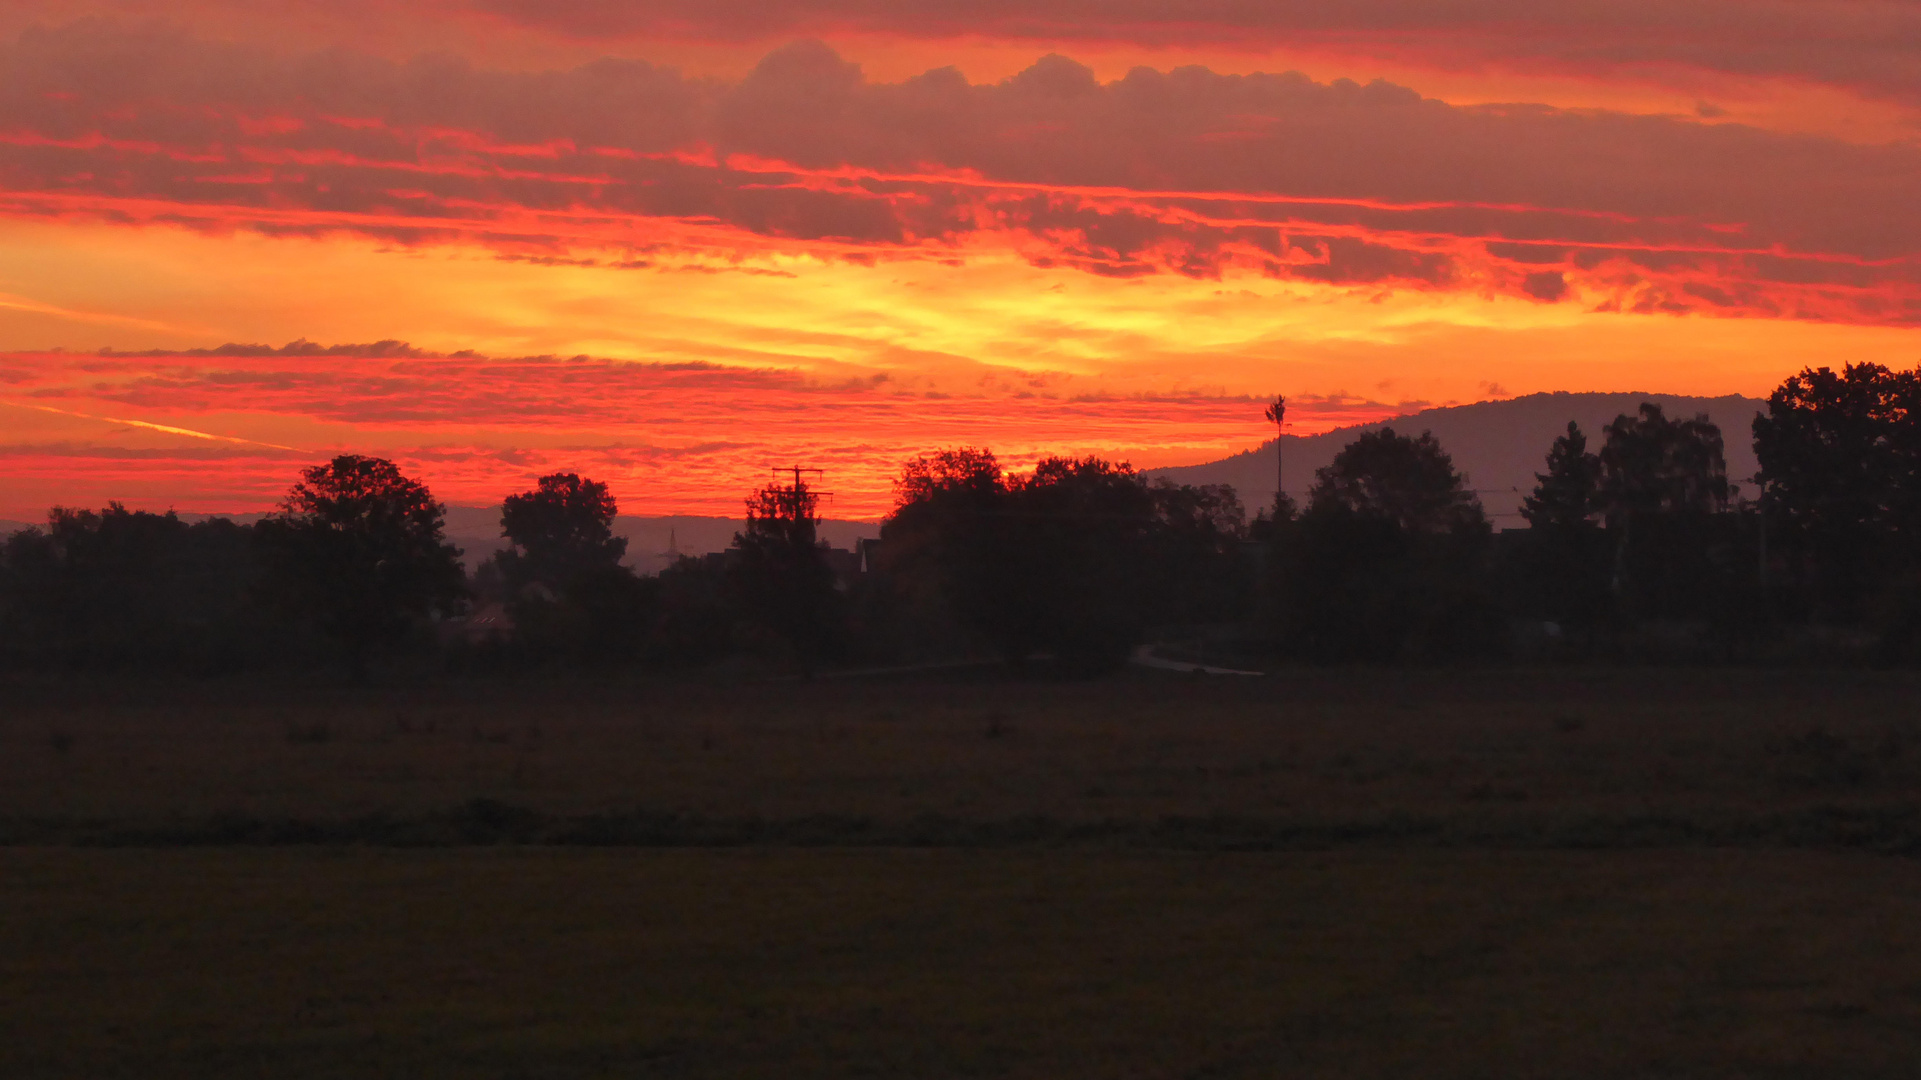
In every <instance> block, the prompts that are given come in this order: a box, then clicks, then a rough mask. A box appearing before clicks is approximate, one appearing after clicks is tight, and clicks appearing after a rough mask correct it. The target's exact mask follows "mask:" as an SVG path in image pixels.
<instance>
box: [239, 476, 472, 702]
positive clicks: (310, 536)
mask: <svg viewBox="0 0 1921 1080" xmlns="http://www.w3.org/2000/svg"><path fill="white" fill-rule="evenodd" d="M445 518H446V509H445V507H443V506H442V505H441V504H440V503H437V502H435V501H434V500H433V497H432V495H431V494H430V493H429V492H428V491H427V489H426V488H425V487H424V486H422V485H421V484H420V483H418V482H417V481H415V480H412V479H410V478H408V477H406V476H404V475H402V474H401V472H400V470H399V468H398V467H396V466H395V465H394V463H393V462H391V461H387V460H384V459H382V458H373V457H363V456H361V455H359V454H343V455H341V456H339V457H336V458H334V459H333V460H332V461H330V462H328V463H327V464H325V465H315V466H313V467H312V468H309V469H306V470H303V471H302V472H301V481H300V483H298V484H295V485H294V486H293V488H292V490H290V491H289V492H288V493H287V498H286V500H285V501H284V502H282V503H281V505H280V513H278V514H277V515H274V516H270V517H268V518H265V519H264V520H262V521H261V522H260V523H259V524H258V525H257V526H255V534H256V536H257V537H258V538H259V540H260V542H261V545H262V547H263V549H264V550H265V552H266V553H267V555H268V557H269V560H270V566H271V571H272V581H273V584H274V585H275V586H276V588H277V591H278V593H279V595H280V596H281V597H282V599H283V600H284V601H286V602H288V603H290V604H292V605H294V606H295V607H296V608H297V609H298V610H300V611H301V612H303V613H304V614H306V615H307V616H308V617H310V618H311V619H312V620H313V621H314V623H315V624H316V625H317V626H318V627H319V628H320V629H321V631H322V632H324V633H325V634H327V635H328V636H329V637H331V638H332V639H333V640H334V641H335V642H337V643H338V644H339V645H340V646H341V648H342V649H343V651H344V652H345V653H346V657H347V660H348V663H349V665H350V666H351V668H352V670H353V673H354V675H355V677H356V678H361V677H364V675H365V673H366V667H367V660H368V658H369V656H370V654H371V653H372V651H373V649H374V648H376V647H377V646H380V645H384V644H391V643H394V642H397V641H399V640H401V639H402V638H404V637H405V636H406V634H407V632H408V630H409V628H410V627H411V626H412V625H413V624H414V623H415V622H417V621H419V620H421V619H424V618H425V617H427V616H428V615H429V614H430V613H432V612H434V611H448V610H451V609H452V608H454V607H455V606H456V605H457V604H459V603H460V602H461V600H462V598H463V597H464V595H465V592H466V586H465V579H464V576H463V575H462V573H461V569H460V552H459V550H458V549H457V548H455V547H454V546H453V545H451V544H449V543H447V542H446V539H445V537H444V536H443V535H442V533H441V528H442V523H443V522H444V520H445Z"/></svg>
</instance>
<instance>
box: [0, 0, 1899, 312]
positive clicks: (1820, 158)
mask: <svg viewBox="0 0 1921 1080" xmlns="http://www.w3.org/2000/svg"><path fill="white" fill-rule="evenodd" d="M1230 8H1231V9H1232V11H1238V12H1242V13H1243V14H1245V13H1246V12H1247V11H1252V10H1253V9H1252V8H1247V9H1242V8H1239V7H1233V6H1232V5H1227V6H1226V7H1222V8H1221V10H1223V11H1226V10H1229V9H1230ZM566 10H575V11H580V10H586V9H582V8H578V7H576V8H574V9H566ZM613 10H614V9H612V8H610V9H607V11H609V12H612V11H613ZM621 10H627V9H625V8H623V9H621ZM635 10H668V9H665V8H652V9H635ZM740 10H743V11H744V10H745V9H740ZM848 10H850V11H852V10H853V9H851V8H850V9H848ZM861 10H866V9H861ZM874 10H876V11H878V10H879V9H878V8H876V9H874ZM1128 10H1133V9H1128ZM1141 10H1145V8H1143V9H1141ZM1381 10H1382V11H1386V10H1387V9H1386V8H1382V9H1381ZM876 17H879V16H876ZM0 116H4V117H6V118H7V122H8V123H9V124H10V125H11V126H9V127H8V128H6V129H5V130H0V213H11V214H16V215H40V216H56V217H57V216H66V215H87V216H92V217H97V218H105V219H108V220H115V221H126V222H132V223H144V222H161V223H178V224H185V225H189V226H192V227H196V228H203V229H231V228H250V229H257V230H261V231H264V232H268V233H307V234H312V233H325V232H333V231H351V232H357V233H363V234H367V235H374V236H379V237H383V238H388V239H392V240H395V241H398V242H402V243H425V242H435V241H443V240H451V239H462V240H468V241H474V242H479V243H483V244H487V245H490V246H492V247H493V248H495V249H496V250H497V251H498V252H500V253H501V254H503V255H508V256H512V257H534V258H549V259H561V260H565V259H574V260H582V259H593V260H596V261H604V262H616V263H618V262H621V261H626V262H635V261H644V260H646V259H647V258H649V257H650V256H652V255H653V254H655V253H658V252H662V251H670V250H674V251H703V252H712V251H720V252H727V253H749V252H755V251H763V250H768V249H804V250H808V251H811V252H816V253H820V254H824V255H827V256H830V257H832V256H838V257H848V258H859V259H872V258H876V257H902V258H919V257H934V258H947V257H952V255H953V253H954V252H955V251H956V250H957V249H958V248H959V247H960V246H961V245H964V244H969V243H978V242H982V241H991V242H997V243H1005V244H1008V245H1011V246H1013V247H1014V248H1015V249H1017V250H1019V251H1021V252H1022V253H1023V254H1024V255H1026V256H1027V257H1028V258H1030V259H1031V260H1033V261H1035V262H1036V263H1041V264H1058V265H1067V266H1074V267H1079V268H1082V269H1085V270H1087V271H1089V272H1093V273H1100V274H1108V275H1122V276H1127V275H1140V274H1154V273H1181V274H1188V275H1194V276H1204V277H1205V276H1216V275H1219V274H1221V273H1223V272H1225V271H1227V270H1228V269H1230V268H1240V269H1249V270H1255V271H1258V272H1262V273H1266V274H1270V275H1273V276H1276V277H1291V278H1299V279H1303V280H1311V281H1323V282H1331V283H1337V284H1362V285H1380V284H1386V285H1402V286H1410V287H1419V288H1473V289H1479V290H1485V291H1495V292H1507V293H1512V294H1515V295H1523V296H1529V297H1532V298H1535V299H1539V300H1556V299H1560V298H1561V297H1563V296H1569V295H1581V296H1584V297H1587V298H1589V299H1590V300H1591V301H1594V302H1599V303H1601V304H1603V305H1605V306H1611V307H1614V308H1616V309H1619V310H1630V311H1633V310H1662V311H1672V310H1699V311H1710V312H1718V313H1728V314H1751V315H1766V316H1789V317H1804V318H1821V319H1835V320H1847V321H1858V322H1870V323H1894V324H1907V323H1913V322H1915V321H1917V320H1921V251H1918V250H1917V238H1918V237H1921V220H1917V217H1921V204H1917V202H1916V200H1915V199H1914V198H1913V195H1914V177H1916V176H1917V175H1921V149H1917V148H1915V147H1913V146H1884V147H1863V146H1856V145H1849V144H1844V143H1841V142H1838V141H1832V140H1824V139H1817V138H1810V137H1800V136H1795V137H1790V136H1782V135H1777V134H1770V133H1766V132H1762V131H1758V130H1754V129H1749V128H1742V127H1737V126H1732V125H1720V126H1709V125H1702V124H1698V123H1694V122H1691V121H1686V120H1676V119H1668V118H1653V117H1633V116H1624V115H1617V114H1605V113H1592V112H1569V111H1561V110H1554V109H1548V108H1541V107H1500V108H1492V107H1489V108H1461V107H1454V106H1449V105H1446V104H1443V103H1440V102H1436V101H1430V100H1424V99H1422V98H1420V97H1419V96H1418V95H1417V94H1415V93H1414V92H1412V91H1410V90H1407V89H1404V88H1401V87H1396V86H1391V85H1388V84H1386V83H1379V82H1377V83H1374V84H1370V85H1367V86H1360V85H1356V84H1353V83H1347V82H1336V83H1333V84H1319V83H1315V82H1313V81H1311V80H1308V79H1306V78H1305V77H1302V76H1299V75H1254V76H1226V75H1218V74H1214V73H1212V72H1209V71H1206V70H1202V69H1198V68H1183V69H1179V70H1176V71H1173V72H1168V73H1162V72H1156V71H1151V70H1147V69H1139V70H1136V71H1135V72H1133V73H1132V74H1130V75H1129V76H1128V77H1126V78H1125V79H1121V80H1118V81H1116V82H1112V83H1107V84H1102V83H1100V82H1098V81H1096V80H1095V79H1094V77H1093V75H1092V73H1091V72H1089V71H1088V70H1087V69H1086V68H1083V67H1081V66H1079V65H1077V64H1075V63H1073V62H1072V61H1070V60H1067V59H1064V58H1061V57H1049V58H1047V59H1045V60H1042V61H1041V62H1039V63H1037V64H1036V65H1034V66H1033V67H1032V68H1030V69H1028V70H1027V71H1025V72H1023V73H1021V74H1020V75H1018V76H1016V77H1014V78H1012V79H1009V80H1007V81H1005V82H1002V83H998V84H993V85H970V84H969V83H967V82H966V80H965V79H963V78H962V77H961V76H960V75H959V74H958V73H956V72H954V71H951V70H939V71H933V72H929V73H927V74H926V75H923V76H920V77H918V78H915V79H910V80H907V81H906V82H903V83H899V84H875V83H870V82H867V81H865V80H864V79H863V78H862V76H861V74H860V72H859V70H858V69H857V68H855V67H854V66H853V65H850V64H848V63H846V62H844V61H843V60H841V59H840V58H839V57H838V56H836V55H835V54H834V53H833V52H831V51H830V50H828V49H827V48H826V47H825V46H822V45H818V44H800V45H794V46H790V47H787V48H783V49H780V50H777V51H776V52H774V53H773V54H771V55H770V56H768V57H767V59H766V60H765V61H764V62H763V63H762V64H761V65H760V66H759V67H758V68H757V69H756V70H755V71H754V72H753V73H752V74H750V75H749V76H748V77H747V78H745V79H743V80H741V81H740V82H738V83H735V84H722V83H716V82H711V81H703V80H692V79H686V78H682V77H681V76H679V75H677V74H675V73H673V72H671V71H666V70H662V69H658V68H654V67H651V66H649V65H646V64H641V63H634V62H615V61H607V62H602V63H597V64H593V65H589V66H587V67H583V68H578V69H574V70H568V71H545V72H532V73H515V72H502V71H488V70H480V69H475V68H472V67H470V66H468V65H466V64H464V63H461V62H457V61H452V60H446V59H422V60H417V61H414V62H411V63H406V64H396V63H392V62H388V61H384V60H378V59H373V58H369V57H364V56H357V55H354V54H350V53H343V52H327V53H322V54H313V55H306V56H291V57H283V56H269V55H265V54H261V53H258V52H256V51H254V50H250V49H247V48H244V47H240V46H220V45H213V44H209V43H205V42H201V41H196V40H192V39H188V38H183V37H178V36H166V35H159V34H151V33H149V34H132V35H124V34H118V33H115V32H112V31H108V30H104V29H101V28H99V27H97V26H93V25H86V26H79V27H75V28H70V29H67V30H63V31H58V32H49V31H35V32H32V33H29V34H28V35H26V36H24V37H22V38H21V39H20V40H19V41H18V42H16V43H14V44H13V45H11V46H9V47H6V48H4V49H0ZM1556 276H1558V280H1559V282H1560V287H1559V288H1558V289H1557V288H1554V287H1552V282H1553V281H1554V280H1555V279H1556Z"/></svg>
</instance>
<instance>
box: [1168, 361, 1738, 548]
mask: <svg viewBox="0 0 1921 1080" xmlns="http://www.w3.org/2000/svg"><path fill="white" fill-rule="evenodd" d="M1643 401H1652V402H1655V403H1657V404H1659V405H1660V406H1661V407H1662V408H1663V409H1665V410H1667V414H1668V415H1669V416H1693V415H1695V414H1697V413H1706V414H1707V415H1708V418H1709V419H1710V420H1712V421H1714V422H1715V423H1716V424H1718V425H1720V427H1721V433H1722V436H1723V437H1724V438H1725V439H1726V441H1727V459H1728V479H1729V480H1731V481H1734V482H1735V483H1736V484H1738V485H1739V486H1740V489H1741V490H1742V491H1744V492H1746V493H1747V494H1749V495H1752V494H1753V493H1754V486H1753V484H1752V483H1750V482H1749V480H1748V478H1749V477H1751V476H1753V475H1754V474H1755V473H1756V472H1757V471H1758V470H1759V468H1760V466H1759V464H1758V463H1757V462H1756V461H1755V458H1754V445H1753V438H1752V436H1751V435H1750V434H1749V432H1750V428H1749V425H1750V423H1751V422H1752V421H1753V419H1754V415H1755V414H1756V413H1757V412H1760V411H1762V410H1763V409H1765V408H1766V403H1765V402H1763V401H1760V400H1758V399H1756V398H1749V397H1740V396H1738V395H1729V396H1727V397H1716V398H1705V397H1684V396H1680V395H1677V394H1571V393H1566V392H1557V393H1552V394H1529V395H1527V396H1526V397H1517V398H1509V399H1508V400H1506V401H1482V402H1477V403H1475V404H1473V405H1456V406H1450V407H1448V408H1440V409H1425V410H1422V411H1421V412H1418V413H1414V414H1412V415H1410V416H1402V417H1396V418H1394V419H1392V420H1384V421H1380V422H1377V423H1372V424H1357V425H1354V426H1352V427H1344V428H1336V429H1335V430H1333V431H1328V432H1323V433H1322V434H1319V435H1288V436H1284V437H1283V440H1282V443H1283V447H1284V450H1285V453H1284V455H1283V457H1284V461H1283V466H1284V468H1285V469H1286V470H1287V472H1286V476H1285V477H1284V480H1285V484H1286V487H1287V491H1288V494H1290V495H1292V496H1293V497H1294V498H1295V499H1296V500H1300V499H1302V498H1303V496H1304V495H1305V494H1306V492H1307V489H1308V487H1309V486H1310V485H1311V484H1312V483H1313V482H1314V471H1315V470H1316V469H1319V468H1322V467H1324V466H1326V465H1327V464H1328V463H1330V462H1332V461H1333V460H1334V455H1335V454H1338V453H1340V451H1341V449H1342V448H1343V447H1345V446H1346V445H1347V444H1348V443H1350V442H1353V441H1354V439H1355V438H1356V437H1357V436H1359V435H1361V434H1362V433H1363V432H1368V431H1374V430H1376V429H1379V428H1383V427H1391V428H1393V429H1394V430H1396V431H1399V432H1402V433H1404V434H1419V433H1420V432H1423V431H1432V432H1433V433H1434V437H1435V438H1437V439H1439V440H1440V441H1441V445H1442V446H1443V447H1445V448H1446V449H1447V452H1448V453H1449V454H1451V455H1453V458H1454V466H1455V468H1457V469H1459V470H1460V471H1461V472H1462V473H1463V474H1465V475H1466V476H1467V478H1468V482H1469V484H1470V485H1471V486H1472V487H1474V488H1475V489H1476V490H1477V491H1479V492H1481V502H1482V503H1483V504H1484V505H1485V506H1486V507H1487V512H1488V515H1489V516H1490V517H1491V518H1493V520H1494V524H1495V527H1496V528H1513V527H1517V526H1519V525H1521V524H1522V522H1521V520H1520V506H1521V500H1522V498H1524V497H1525V496H1526V495H1527V493H1528V492H1530V491H1532V490H1533V489H1534V482H1535V480H1534V477H1535V474H1536V473H1538V472H1540V471H1541V470H1542V469H1543V468H1545V467H1546V460H1547V452H1548V447H1549V446H1551V445H1552V444H1553V442H1554V440H1555V438H1557V437H1558V436H1560V435H1561V434H1562V433H1563V432H1565V431H1566V430H1567V424H1568V421H1569V420H1573V421H1574V422H1576V423H1578V424H1580V425H1581V430H1582V431H1584V432H1586V433H1587V436H1588V447H1589V449H1591V450H1599V449H1600V444H1601V428H1602V427H1603V425H1605V424H1607V423H1608V422H1609V421H1611V420H1613V419H1614V418H1615V417H1616V416H1619V415H1621V414H1622V413H1631V412H1633V411H1635V410H1636V409H1638V408H1639V407H1640V405H1641V403H1642V402H1643ZM1274 453H1275V444H1274V442H1273V441H1271V440H1270V441H1268V442H1266V443H1262V444H1261V445H1260V446H1259V447H1257V448H1255V449H1253V450H1248V451H1246V452H1244V453H1240V454H1235V455H1234V456H1233V457H1227V458H1222V459H1221V460H1219V461H1210V462H1207V463H1205V464H1202V465H1187V466H1182V467H1177V468H1168V469H1151V470H1149V471H1148V475H1149V476H1157V477H1166V478H1167V479H1169V480H1172V481H1174V482H1176V483H1181V484H1232V485H1233V486H1234V488H1235V490H1236V491H1239V492H1240V494H1241V500H1242V502H1244V503H1245V504H1246V505H1247V508H1248V511H1249V513H1252V512H1253V511H1254V510H1255V509H1256V508H1258V507H1263V506H1267V505H1270V504H1271V503H1272V501H1273V498H1274Z"/></svg>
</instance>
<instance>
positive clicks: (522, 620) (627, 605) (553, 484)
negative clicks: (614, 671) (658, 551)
mask: <svg viewBox="0 0 1921 1080" xmlns="http://www.w3.org/2000/svg"><path fill="white" fill-rule="evenodd" d="M619 509H620V508H619V505H618V503H616V502H615V500H614V497H613V495H612V494H611V493H609V492H608V490H607V485H606V484H603V483H599V482H597V481H594V480H585V479H582V478H581V477H580V476H578V475H576V474H574V473H553V474H551V475H548V476H543V477H541V478H540V480H539V482H538V483H537V484H536V486H535V488H534V490H532V491H528V492H522V493H520V494H518V495H509V496H507V498H506V500H505V501H504V502H503V503H502V505H501V515H500V527H501V535H503V536H505V537H506V538H507V539H508V540H509V541H511V544H512V546H510V547H508V548H507V549H506V550H505V551H502V552H500V553H499V554H498V555H496V556H494V558H493V559H492V560H490V562H489V564H487V565H483V566H482V567H481V569H480V571H479V572H477V573H476V575H475V582H476V588H477V589H478V588H479V587H481V583H482V582H483V581H489V580H491V579H492V578H494V577H496V576H497V578H498V580H499V583H500V586H501V587H504V591H505V592H506V595H507V597H508V602H507V607H508V610H509V611H510V612H511V613H512V615H513V620H514V639H515V644H516V646H517V649H518V651H519V653H520V655H522V656H523V657H528V658H532V659H552V658H558V657H562V656H566V657H572V658H575V659H579V660H584V661H588V662H593V663H617V662H621V661H625V660H630V659H634V658H637V657H638V656H639V654H640V652H641V650H642V648H643V646H644V644H645V642H646V639H647V637H648V634H649V631H650V630H651V629H652V624H653V622H654V620H655V618H656V616H657V613H658V592H659V583H658V582H657V581H654V580H651V579H641V578H639V577H637V576H636V575H635V574H634V572H633V571H632V570H631V569H629V568H628V567H625V566H622V565H621V564H620V560H621V557H622V556H623V555H625V554H626V552H627V541H626V539H625V538H624V537H618V536H615V535H614V534H613V523H614V518H615V517H616V515H617V514H618V513H619Z"/></svg>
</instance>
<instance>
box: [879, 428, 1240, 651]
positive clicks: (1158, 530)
mask: <svg viewBox="0 0 1921 1080" xmlns="http://www.w3.org/2000/svg"><path fill="white" fill-rule="evenodd" d="M895 491H896V498H897V503H896V505H895V508H894V513H893V514H892V515H890V517H889V518H888V520H887V522H886V524H885V525H884V526H883V527H882V533H881V535H882V541H883V548H882V550H883V551H884V552H885V553H886V562H887V567H888V571H889V574H890V577H892V578H893V579H894V580H896V581H897V582H898V584H899V587H900V588H901V589H903V590H904V591H906V592H907V593H908V594H909V595H910V596H912V597H914V598H915V599H916V600H917V602H918V603H919V604H920V605H921V609H922V610H923V611H937V612H940V613H942V614H944V615H945V616H947V617H951V618H952V619H953V620H954V621H955V622H956V623H958V624H959V625H960V626H961V627H963V628H965V629H966V630H968V631H970V632H971V633H973V634H974V635H976V636H977V637H978V638H979V639H980V640H983V641H985V642H986V643H988V644H989V645H991V646H992V647H993V648H994V649H995V651H997V652H999V653H1000V654H1001V656H1002V657H1004V658H1005V659H1006V660H1007V662H1008V663H1009V664H1010V665H1013V666H1015V667H1019V666H1021V665H1023V664H1024V663H1025V662H1026V661H1027V659H1028V658H1029V657H1030V656H1031V655H1033V654H1035V653H1041V652H1045V653H1051V654H1052V655H1053V656H1054V657H1055V658H1056V660H1057V661H1058V662H1059V663H1060V664H1061V666H1062V667H1063V668H1064V669H1067V670H1070V671H1081V672H1086V671H1096V670H1101V669H1104V668H1108V667H1112V666H1114V665H1116V664H1119V663H1122V662H1124V661H1125V660H1126V658H1127V654H1128V651H1129V649H1130V648H1131V647H1132V646H1133V645H1135V644H1137V643H1138V642H1139V641H1141V640H1142V638H1143V634H1144V631H1145V629H1146V627H1147V626H1148V624H1149V623H1150V622H1154V621H1160V622H1176V621H1188V620H1203V619H1210V618H1226V617H1232V614H1237V613H1239V611H1240V610H1241V609H1242V605H1243V603H1244V601H1245V599H1246V591H1247V590H1246V588H1245V584H1244V575H1243V574H1242V567H1241V565H1240V562H1239V559H1238V554H1239V553H1238V545H1239V543H1240V540H1241V538H1242V537H1243V536H1244V534H1245V529H1246V514H1245V512H1244V511H1243V510H1242V508H1241V505H1240V501H1239V499H1237V498H1236V497H1235V496H1234V493H1233V490H1232V489H1231V488H1224V487H1215V488H1192V487H1175V486H1173V485H1167V484H1161V485H1154V486H1150V485H1149V484H1147V482H1146V481H1145V479H1144V478H1143V477H1142V476H1141V475H1140V473H1138V472H1136V471H1135V470H1134V469H1133V468H1131V467H1130V466H1128V465H1125V464H1119V465H1117V464H1113V463H1111V462H1107V461H1103V460H1101V459H1100V458H1098V457H1083V458H1060V457H1054V458H1047V459H1044V460H1042V461H1041V462H1039V463H1038V464H1037V465H1036V466H1035V467H1034V471H1033V472H1032V473H1031V474H1028V475H1026V476H1008V475H1006V474H1005V473H1003V472H1002V471H1001V468H1000V464H999V463H998V462H997V461H996V460H995V459H994V455H993V454H992V453H990V452H988V451H986V450H980V449H972V448H969V449H961V450H948V451H942V452H940V453H937V454H929V455H924V456H922V457H920V458H917V459H915V460H914V461H911V462H908V463H907V465H906V467H905V468H904V469H903V470H902V473H901V477H900V479H899V480H898V481H897V482H896V484H895ZM1228 613H1232V614H1228Z"/></svg>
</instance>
